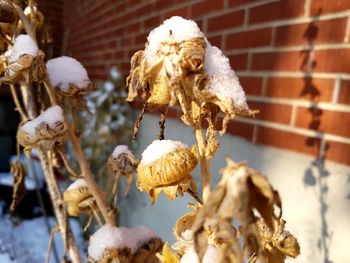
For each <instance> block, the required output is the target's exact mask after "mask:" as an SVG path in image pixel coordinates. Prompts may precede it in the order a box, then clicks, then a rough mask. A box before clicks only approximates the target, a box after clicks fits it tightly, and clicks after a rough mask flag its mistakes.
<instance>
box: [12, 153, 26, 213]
mask: <svg viewBox="0 0 350 263" xmlns="http://www.w3.org/2000/svg"><path fill="white" fill-rule="evenodd" d="M11 173H12V175H13V193H12V202H11V207H10V210H11V211H14V210H15V208H16V206H17V205H18V204H19V202H20V201H21V200H22V198H23V196H24V195H25V194H26V192H27V189H26V187H25V174H24V167H23V165H22V164H21V162H20V161H19V160H16V161H15V162H14V163H13V164H12V165H11Z"/></svg>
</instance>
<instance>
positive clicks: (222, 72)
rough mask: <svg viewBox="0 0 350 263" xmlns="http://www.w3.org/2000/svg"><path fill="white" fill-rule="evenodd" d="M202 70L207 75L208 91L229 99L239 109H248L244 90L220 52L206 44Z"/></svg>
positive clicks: (228, 62) (227, 60) (226, 59)
mask: <svg viewBox="0 0 350 263" xmlns="http://www.w3.org/2000/svg"><path fill="white" fill-rule="evenodd" d="M204 70H205V72H206V73H207V74H208V75H209V91H210V92H212V93H213V94H214V95H217V96H219V97H220V98H230V99H231V100H232V101H233V103H234V105H235V106H236V107H239V108H245V109H246V108H248V105H247V101H246V96H245V93H244V90H243V88H242V86H241V84H240V83H239V80H238V77H237V76H236V74H235V72H234V71H233V70H232V68H231V66H230V61H229V59H228V58H227V57H226V56H225V55H224V54H223V53H222V51H221V50H220V49H219V48H217V47H215V46H212V45H211V44H209V43H208V45H207V48H206V50H205V62H204Z"/></svg>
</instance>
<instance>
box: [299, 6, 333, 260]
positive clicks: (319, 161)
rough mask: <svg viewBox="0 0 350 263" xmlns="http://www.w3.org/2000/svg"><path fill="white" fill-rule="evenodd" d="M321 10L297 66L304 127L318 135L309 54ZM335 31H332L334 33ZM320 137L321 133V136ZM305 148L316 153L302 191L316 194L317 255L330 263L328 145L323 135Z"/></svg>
mask: <svg viewBox="0 0 350 263" xmlns="http://www.w3.org/2000/svg"><path fill="white" fill-rule="evenodd" d="M321 13H322V9H320V10H318V13H317V16H316V19H315V21H312V22H310V23H309V24H308V27H307V29H306V30H305V32H304V34H303V37H304V39H305V40H306V41H307V44H308V49H307V50H304V51H301V55H302V56H303V60H302V63H301V65H300V70H301V71H303V72H305V76H304V78H303V80H304V87H303V90H302V91H301V93H300V95H301V96H305V95H306V96H308V97H309V99H310V100H311V101H312V102H314V104H313V107H311V108H309V109H308V112H309V114H311V121H310V123H309V125H308V127H309V129H311V130H315V131H320V129H319V128H320V126H321V122H322V116H323V111H322V110H321V109H319V108H318V107H317V105H318V101H317V98H318V97H319V96H320V95H321V92H322V91H321V90H320V89H319V88H318V87H317V85H316V84H315V83H314V81H313V77H312V73H313V70H314V68H315V67H316V65H317V61H316V60H314V59H313V57H312V52H313V50H314V42H315V40H316V39H317V36H318V32H319V28H318V26H317V25H316V23H315V22H316V21H317V20H318V17H319V16H320V15H321ZM335 30H336V29H335ZM321 134H322V133H321ZM305 144H306V145H307V146H309V147H315V148H316V149H317V157H316V158H315V159H314V160H313V161H312V162H311V163H310V164H309V167H308V168H307V169H306V170H305V173H304V176H303V183H304V186H305V187H312V188H314V189H315V193H317V195H318V196H317V198H318V201H319V216H320V220H321V229H320V239H319V240H318V242H317V246H318V248H319V250H320V251H322V252H323V263H331V262H332V261H331V260H330V257H329V248H330V244H331V230H330V228H329V225H328V222H327V212H328V209H329V206H330V204H328V203H327V193H328V191H329V186H328V183H327V179H328V178H329V176H330V173H329V171H328V170H327V168H326V164H325V154H326V151H327V150H328V149H329V145H327V144H326V142H325V140H323V135H321V138H313V137H309V138H307V139H306V140H305Z"/></svg>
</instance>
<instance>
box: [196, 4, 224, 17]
mask: <svg viewBox="0 0 350 263" xmlns="http://www.w3.org/2000/svg"><path fill="white" fill-rule="evenodd" d="M223 8H224V0H215V1H213V0H203V1H200V2H199V3H197V4H194V5H192V6H191V14H192V16H194V17H196V16H201V15H204V14H209V13H211V12H213V11H217V10H221V9H223Z"/></svg>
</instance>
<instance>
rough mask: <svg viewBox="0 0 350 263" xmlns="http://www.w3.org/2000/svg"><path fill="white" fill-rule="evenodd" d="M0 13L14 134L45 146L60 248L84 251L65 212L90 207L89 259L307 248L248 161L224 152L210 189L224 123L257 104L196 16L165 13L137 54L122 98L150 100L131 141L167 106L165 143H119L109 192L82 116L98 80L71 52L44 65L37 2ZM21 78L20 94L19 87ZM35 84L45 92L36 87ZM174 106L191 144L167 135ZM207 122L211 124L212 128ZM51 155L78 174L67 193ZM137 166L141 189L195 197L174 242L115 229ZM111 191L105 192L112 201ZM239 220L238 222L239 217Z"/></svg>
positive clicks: (235, 256)
mask: <svg viewBox="0 0 350 263" xmlns="http://www.w3.org/2000/svg"><path fill="white" fill-rule="evenodd" d="M0 14H6V15H4V16H2V17H1V19H3V20H1V21H0V22H4V23H5V24H7V25H9V26H3V25H1V41H0V48H1V51H3V52H5V51H6V52H7V54H6V55H4V54H2V55H1V67H0V74H1V76H0V81H1V82H2V83H6V84H8V85H9V86H10V88H11V92H12V95H13V98H14V101H15V103H16V107H17V110H18V111H19V112H20V114H21V117H22V121H21V124H20V126H19V129H18V133H17V138H18V143H19V144H20V145H21V146H23V147H24V150H25V151H26V152H28V151H29V150H30V149H31V148H36V149H38V150H39V157H40V160H41V163H42V165H43V168H44V173H45V179H46V181H47V184H48V188H49V191H50V195H51V197H52V199H53V205H54V209H55V213H56V217H57V222H58V229H59V230H60V232H61V234H62V237H63V240H64V243H65V251H64V252H65V253H67V251H69V255H70V258H71V260H72V262H74V263H80V262H82V260H81V258H80V255H79V253H78V250H77V247H76V244H75V241H74V238H73V236H72V235H71V233H70V229H69V225H67V218H66V211H67V212H68V214H69V215H70V216H78V215H80V214H88V215H89V216H90V220H89V222H88V225H87V226H86V228H87V227H88V226H89V224H90V222H91V220H92V218H93V217H94V218H95V219H96V221H97V222H98V224H99V225H100V227H99V229H98V230H97V231H96V232H95V234H93V235H92V236H91V237H90V240H89V248H88V261H89V262H92V263H108V262H114V263H116V262H118V263H129V262H130V263H131V262H132V263H135V262H136V263H138V262H140V263H141V262H148V263H153V262H158V261H159V260H161V261H162V262H165V263H176V262H182V263H186V262H205V263H213V262H219V263H220V262H237V263H240V262H245V261H248V262H257V261H259V262H272V263H282V262H284V260H285V259H286V258H287V257H293V258H294V257H296V256H297V255H298V254H299V253H300V248H299V244H298V241H297V239H296V238H295V237H294V236H293V235H291V234H290V233H289V232H287V231H286V230H285V229H284V227H285V221H284V220H283V219H282V208H281V207H282V206H281V200H280V198H279V195H278V193H277V191H276V190H274V189H273V188H272V186H271V185H270V184H269V182H268V181H267V179H266V177H264V176H263V175H261V174H260V173H258V172H256V171H254V170H251V169H249V168H248V167H247V166H246V164H245V163H234V162H233V161H231V160H228V164H227V167H226V168H224V169H222V172H221V173H222V179H221V181H220V182H219V183H218V184H217V186H216V187H215V189H214V190H213V191H211V189H210V179H211V176H210V160H211V158H212V157H213V155H214V154H215V152H216V150H217V149H218V147H219V143H218V142H217V140H216V134H217V132H220V133H221V135H222V134H224V133H225V130H226V126H227V124H228V122H229V121H230V120H231V119H233V118H234V117H235V116H237V115H244V116H251V115H253V114H254V113H255V112H256V111H253V110H250V109H249V107H248V105H247V103H246V98H245V94H244V91H243V88H242V87H241V86H240V84H239V81H238V78H237V77H236V75H235V73H234V71H233V70H232V69H231V67H230V65H229V61H228V59H227V58H226V57H225V56H224V55H223V54H222V52H221V50H220V49H218V48H217V47H214V46H212V45H211V44H210V43H209V41H208V40H207V39H206V38H205V36H204V35H203V33H202V32H201V31H200V29H199V28H198V26H197V25H196V23H195V22H194V21H190V20H185V19H183V18H181V17H173V18H171V19H168V20H166V21H164V23H163V24H162V25H161V26H160V27H158V28H156V29H154V30H153V31H152V32H151V33H150V35H149V37H148V42H147V44H146V46H145V49H144V50H141V51H138V52H136V53H135V54H134V56H133V57H132V59H131V71H130V75H129V76H128V78H127V86H128V88H129V94H128V98H127V100H128V101H134V100H136V98H137V97H138V96H139V95H140V96H141V98H142V99H143V100H144V105H143V109H142V113H141V115H140V117H139V119H138V120H137V122H136V124H135V128H134V138H135V136H136V133H137V130H138V128H139V126H140V123H141V121H142V116H143V114H144V113H145V111H147V110H156V111H159V112H160V114H161V120H160V134H159V136H158V139H159V140H155V141H154V142H153V143H152V144H151V145H149V146H148V147H147V148H146V149H145V150H144V152H143V154H142V158H141V161H139V160H138V159H137V158H136V157H135V155H134V154H133V153H132V152H131V151H130V149H129V148H128V147H127V146H126V145H119V146H117V147H116V148H115V150H114V151H113V153H112V154H111V155H110V157H109V159H108V168H109V176H110V181H111V182H112V184H111V186H112V188H111V189H107V190H106V191H104V190H102V189H101V188H100V187H99V186H97V184H96V182H95V181H94V178H93V176H92V174H91V171H90V169H89V165H88V163H87V161H86V159H85V157H84V154H83V150H82V148H81V146H80V142H79V138H78V137H77V134H78V133H77V130H76V124H75V117H76V116H75V111H76V110H77V109H79V108H80V109H85V110H87V106H86V103H85V100H84V95H86V94H88V93H89V92H90V91H91V90H92V89H93V88H94V85H93V84H92V82H91V81H90V79H89V77H88V74H87V71H86V70H85V68H84V67H83V66H82V65H81V64H80V63H79V62H78V61H77V60H75V59H73V58H69V57H60V58H55V59H51V60H49V61H48V62H47V63H45V62H44V58H45V54H44V52H43V51H41V50H40V48H39V47H38V43H37V37H36V35H40V34H41V35H43V36H45V35H46V33H47V31H46V29H45V24H44V17H43V15H42V13H40V11H39V10H38V8H37V6H36V5H35V3H34V1H29V7H28V8H27V9H26V10H25V12H23V11H22V10H21V9H20V8H19V6H18V5H16V4H15V3H12V2H9V1H4V2H2V3H1V4H0ZM18 18H20V23H19V22H18V21H17V20H18ZM13 29H16V30H18V31H19V30H22V31H23V29H24V30H25V32H26V33H27V34H22V35H16V32H18V31H15V30H13ZM45 39H46V41H49V39H50V38H49V37H46V38H45V37H44V40H45ZM42 42H45V41H42ZM19 87H20V90H21V95H22V96H21V100H22V101H21V100H20V99H19V97H18V96H17V92H18V91H17V90H18V88H19ZM33 87H35V88H37V89H39V90H40V92H39V93H38V94H41V95H42V96H38V97H35V96H33ZM176 105H178V106H179V107H180V108H181V110H182V113H183V115H182V117H181V120H182V121H183V122H184V123H185V124H186V125H188V126H191V127H192V128H193V129H194V133H195V136H196V139H197V145H194V146H192V147H189V146H188V145H186V144H184V143H182V142H179V141H173V140H164V129H165V116H166V113H167V111H168V108H169V107H171V106H176ZM69 114H71V115H69ZM220 115H223V119H222V120H221V117H220ZM203 122H206V123H207V125H208V126H207V128H206V132H205V137H203V133H202V128H203V126H202V124H203ZM218 123H220V125H219V126H221V127H218V125H217V124H218ZM68 141H69V142H70V143H71V145H72V148H73V150H74V152H75V157H76V160H77V163H78V165H79V171H78V172H76V171H75V170H74V168H73V166H71V165H70V163H69V161H68V160H67V159H66V157H65V154H64V145H65V143H66V142H68ZM56 155H59V156H60V157H61V158H62V160H63V163H64V165H65V166H66V169H67V171H68V172H69V173H70V174H71V175H73V177H74V178H75V181H74V182H73V183H72V184H71V185H70V186H69V187H68V188H67V189H66V190H65V191H64V193H63V197H62V194H61V192H60V190H59V187H58V185H57V181H56V179H55V177H54V174H53V159H54V156H56ZM198 163H199V164H200V167H201V178H202V190H203V200H202V199H201V198H200V197H198V196H197V193H196V191H197V187H196V184H195V180H194V178H193V177H192V175H191V172H192V170H193V169H194V168H195V167H196V166H197V164H198ZM13 172H14V174H15V178H16V180H15V192H14V205H15V204H16V203H18V202H19V201H20V199H21V198H22V196H23V193H24V191H25V189H24V187H23V176H24V175H23V173H24V171H23V169H22V168H21V165H20V163H16V165H15V166H14V168H13ZM135 173H137V182H136V186H137V188H138V189H139V190H140V191H143V192H147V193H148V194H149V196H150V198H151V201H152V204H153V203H154V202H155V201H156V200H157V197H158V195H159V194H160V192H164V194H165V195H166V196H167V197H168V198H169V199H170V200H172V199H174V198H176V196H178V195H183V194H184V193H185V192H187V193H189V194H190V195H191V196H192V197H193V198H194V199H195V201H196V204H190V205H189V206H190V207H191V209H192V210H191V211H190V212H189V213H187V214H185V215H184V216H182V217H181V218H180V219H179V220H178V221H177V222H176V224H175V227H174V236H175V237H176V239H177V242H176V243H175V244H174V245H173V246H171V247H170V246H169V244H168V243H166V244H163V242H162V240H161V239H160V238H159V236H158V235H156V234H155V233H154V232H153V231H152V230H150V229H148V228H146V227H138V228H125V227H117V226H116V219H115V216H116V211H117V209H116V193H117V190H118V182H119V179H120V177H121V176H123V177H126V178H127V183H128V187H127V190H126V193H127V191H128V189H129V187H130V185H131V183H132V179H133V176H134V174H135ZM107 197H110V198H109V199H110V200H107V202H106V199H108V198H107ZM108 201H110V202H108ZM233 221H234V222H236V223H237V224H235V225H233V224H232V222H233ZM86 228H85V229H86ZM242 242H243V243H242Z"/></svg>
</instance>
